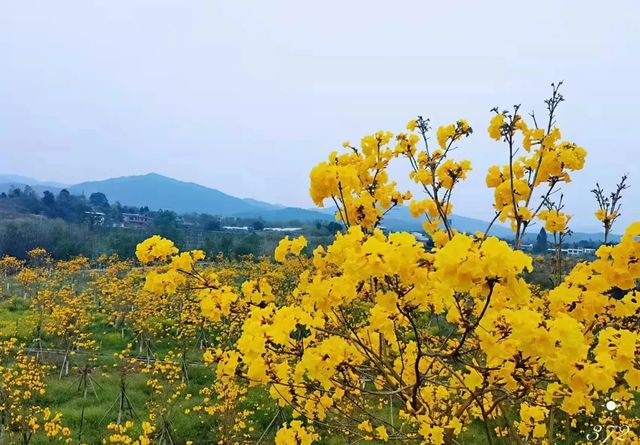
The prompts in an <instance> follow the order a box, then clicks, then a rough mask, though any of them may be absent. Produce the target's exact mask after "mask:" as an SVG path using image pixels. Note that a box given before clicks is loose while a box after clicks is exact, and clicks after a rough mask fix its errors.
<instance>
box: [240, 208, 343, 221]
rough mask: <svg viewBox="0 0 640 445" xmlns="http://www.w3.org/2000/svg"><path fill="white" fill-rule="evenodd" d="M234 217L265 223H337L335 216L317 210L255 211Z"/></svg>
mask: <svg viewBox="0 0 640 445" xmlns="http://www.w3.org/2000/svg"><path fill="white" fill-rule="evenodd" d="M233 216H238V217H246V218H262V219H264V220H265V221H300V222H312V221H327V222H328V221H335V217H334V216H333V214H328V213H323V212H317V211H315V210H307V209H300V208H296V207H283V208H281V209H275V210H269V209H265V210H253V211H250V212H243V213H239V214H236V215H233Z"/></svg>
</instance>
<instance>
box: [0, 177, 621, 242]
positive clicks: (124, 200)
mask: <svg viewBox="0 0 640 445" xmlns="http://www.w3.org/2000/svg"><path fill="white" fill-rule="evenodd" d="M11 178H13V179H22V180H25V181H27V180H28V181H30V182H31V183H30V184H26V185H29V186H31V187H32V188H33V189H34V190H35V191H36V192H40V193H41V192H43V191H44V190H45V189H48V190H51V191H52V192H57V191H59V190H60V189H61V187H53V186H51V187H49V186H47V185H46V184H56V185H58V186H60V185H63V184H58V183H51V182H46V181H39V180H36V179H32V178H28V177H24V176H19V175H0V191H5V190H4V189H5V188H7V187H10V186H16V185H20V184H17V183H14V182H12V183H8V182H7V181H6V180H7V179H11ZM64 188H66V189H67V190H69V192H71V193H73V194H84V195H85V196H89V195H90V194H91V193H95V192H102V193H104V194H105V195H106V196H107V198H108V199H109V201H110V202H111V203H115V202H120V203H121V204H123V205H129V206H135V207H145V206H146V207H148V208H150V209H152V210H161V209H163V210H172V211H174V212H177V213H208V214H212V215H219V216H226V217H244V218H262V219H264V220H265V221H294V220H297V221H300V222H313V221H332V220H335V217H334V213H335V210H333V209H332V208H331V207H329V208H315V209H308V208H307V209H305V208H298V207H288V206H284V205H281V204H272V203H268V202H264V201H260V200H256V199H253V198H238V197H236V196H233V195H230V194H227V193H225V192H222V191H220V190H218V189H214V188H211V187H207V186H204V185H201V184H198V183H195V182H190V181H182V180H179V179H175V178H171V177H168V176H165V175H161V174H159V173H154V172H150V173H147V174H143V175H130V176H119V177H114V178H107V179H104V180H95V181H85V182H81V183H79V184H74V185H68V186H64ZM451 221H452V225H453V227H454V228H456V229H457V230H460V231H464V232H468V233H475V232H477V231H482V232H484V230H486V227H487V225H488V222H487V221H484V220H482V219H478V218H471V217H466V216H462V215H452V216H451ZM383 225H384V226H385V227H387V228H388V229H390V230H394V231H395V230H408V231H415V232H419V231H422V225H421V220H420V219H419V218H413V217H411V215H410V214H409V210H408V208H407V207H404V206H400V207H397V208H394V209H393V210H391V211H390V212H389V214H388V215H387V216H386V217H385V219H384V221H383ZM537 230H538V229H535V233H533V232H531V233H529V234H528V235H527V238H526V240H528V241H531V239H532V238H533V239H535V235H537ZM489 234H490V235H494V236H498V237H501V238H509V237H513V234H512V232H511V230H510V229H509V228H508V227H506V226H504V225H501V224H494V225H493V226H492V228H491V231H490V233H489ZM601 238H602V234H599V233H584V232H576V233H575V234H574V235H573V236H572V237H571V239H570V241H572V242H576V241H580V240H589V239H592V240H594V241H597V240H601ZM614 238H617V236H615V237H614Z"/></svg>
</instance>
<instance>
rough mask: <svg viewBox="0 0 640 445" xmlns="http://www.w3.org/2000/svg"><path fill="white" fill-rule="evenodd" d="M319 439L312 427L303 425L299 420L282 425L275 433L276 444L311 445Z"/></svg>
mask: <svg viewBox="0 0 640 445" xmlns="http://www.w3.org/2000/svg"><path fill="white" fill-rule="evenodd" d="M318 439H320V436H318V435H317V434H316V433H315V432H314V430H313V427H305V426H304V425H303V424H302V422H300V421H299V420H294V421H292V422H291V423H290V424H289V426H286V425H285V426H283V427H282V428H280V429H279V430H278V432H277V434H276V445H311V444H312V443H313V442H315V441H317V440H318Z"/></svg>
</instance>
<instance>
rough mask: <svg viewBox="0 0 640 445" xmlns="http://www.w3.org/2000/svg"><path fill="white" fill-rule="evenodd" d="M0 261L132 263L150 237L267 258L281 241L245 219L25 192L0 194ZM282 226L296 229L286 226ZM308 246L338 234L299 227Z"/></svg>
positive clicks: (321, 227)
mask: <svg viewBox="0 0 640 445" xmlns="http://www.w3.org/2000/svg"><path fill="white" fill-rule="evenodd" d="M127 213H135V214H140V215H145V216H148V217H149V222H148V224H146V225H141V226H137V227H130V226H129V227H123V224H122V223H123V214H127ZM0 216H1V217H0V256H4V255H10V256H14V257H17V258H25V257H26V253H27V252H28V251H29V250H31V249H34V248H36V247H42V248H44V249H46V250H47V251H48V252H49V253H50V254H51V255H52V256H53V257H54V258H55V259H68V258H72V257H74V256H78V255H83V256H86V257H89V258H97V257H98V256H100V255H111V254H117V255H118V256H119V257H121V258H132V257H133V256H134V253H135V248H136V245H137V244H138V243H140V242H141V241H143V240H144V239H146V238H147V237H149V236H151V235H155V234H158V235H161V236H164V237H166V238H170V239H172V240H174V242H175V243H176V244H177V245H178V247H180V248H181V249H202V250H205V251H206V252H207V254H208V255H209V256H215V255H217V254H218V253H222V254H224V255H225V256H227V257H230V258H233V257H239V256H243V255H270V254H271V253H272V252H273V249H274V248H275V245H276V244H277V242H278V241H279V240H280V239H281V238H282V237H283V236H284V235H285V234H284V233H277V232H269V233H267V232H263V229H264V227H265V222H264V221H262V220H259V219H251V218H242V219H240V218H221V217H217V216H213V215H207V214H188V215H177V214H176V213H175V212H172V211H168V210H159V211H151V210H149V208H147V207H131V206H123V205H121V204H120V203H115V204H110V203H109V200H108V199H107V197H106V196H105V195H104V194H103V193H93V194H91V195H90V196H89V197H88V198H87V197H86V196H84V195H72V194H71V193H69V192H68V191H67V190H64V189H63V190H61V191H60V192H59V193H58V194H57V195H54V194H53V193H51V192H49V191H45V192H44V193H43V194H42V196H41V197H38V195H37V193H36V192H35V191H34V190H33V189H32V188H31V187H29V186H25V187H24V188H22V189H19V188H14V189H11V190H10V191H9V192H8V193H0ZM287 224H296V222H288V223H287ZM225 225H234V226H244V227H247V228H248V230H247V231H243V232H231V231H224V230H223V227H224V226H225ZM300 226H301V227H303V232H304V234H305V236H306V237H308V238H309V239H310V244H311V245H317V244H326V243H328V242H330V240H331V239H332V238H333V236H334V235H335V233H336V231H338V230H340V229H341V227H342V226H341V225H339V224H337V223H335V222H329V223H326V222H317V223H313V224H306V225H300Z"/></svg>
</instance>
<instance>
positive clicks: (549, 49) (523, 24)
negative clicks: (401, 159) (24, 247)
mask: <svg viewBox="0 0 640 445" xmlns="http://www.w3.org/2000/svg"><path fill="white" fill-rule="evenodd" d="M639 24H640V3H638V2H637V1H631V0H630V1H611V2H607V3H603V2H602V1H581V2H578V1H572V2H569V1H567V2H561V1H540V0H538V1H535V2H513V1H507V2H498V1H490V2H479V1H450V2H442V1H439V2H434V1H425V0H422V1H415V2H402V1H396V2H389V1H372V0H368V1H345V0H342V1H322V2H304V1H252V2H248V1H237V0H234V1H214V0H208V1H178V0H176V1H160V0H149V1H142V0H109V1H90V0H77V1H65V0H56V1H51V0H43V1H29V0H24V1H9V0H6V1H0V173H11V174H22V175H26V176H32V177H36V178H38V179H41V180H49V181H59V182H63V183H77V182H81V181H86V180H95V179H104V178H108V177H114V176H125V175H136V174H144V173H148V172H157V173H161V174H164V175H168V176H172V177H175V178H177V179H181V180H188V181H193V182H198V183H200V184H203V185H206V186H210V187H215V188H218V189H220V190H222V191H224V192H227V193H230V194H233V195H236V196H240V197H252V198H256V199H261V200H265V201H269V202H278V203H282V204H287V205H295V206H303V207H310V206H312V204H311V201H310V199H309V198H308V172H309V170H310V169H311V168H312V167H313V165H315V164H316V163H317V162H319V161H321V160H324V159H325V158H326V156H327V155H328V153H329V152H330V151H331V150H333V149H338V148H340V144H341V142H342V141H343V140H351V141H352V142H357V141H359V139H360V137H361V136H362V135H364V134H367V133H370V132H373V131H376V130H379V129H385V130H390V131H394V132H395V131H399V130H402V129H403V128H404V125H405V123H406V121H408V120H409V119H410V118H412V117H413V116H415V115H417V114H422V115H424V116H429V117H430V118H431V119H432V122H433V123H434V125H436V126H437V125H440V124H446V123H450V122H452V121H454V120H455V119H457V118H460V117H463V118H466V119H468V120H469V122H470V123H471V125H472V126H473V127H474V129H475V130H476V133H475V134H474V135H473V136H472V137H471V138H470V139H468V140H465V141H464V142H463V143H462V144H461V146H460V149H459V150H458V151H457V153H456V156H457V157H466V158H468V159H471V161H472V163H473V165H474V172H473V173H472V175H471V178H470V179H469V180H468V181H467V183H466V184H465V185H463V186H462V187H460V190H459V193H458V194H457V197H454V201H455V203H456V204H455V207H456V213H458V214H463V215H466V216H473V217H480V218H486V219H488V218H490V216H491V214H492V211H491V207H490V205H491V193H490V192H489V191H487V190H486V188H485V187H484V176H485V172H486V169H487V167H488V166H489V165H490V164H494V163H504V162H505V160H506V158H505V156H506V153H505V151H504V150H505V147H504V146H502V145H500V144H499V143H496V142H494V141H491V140H489V138H488V136H487V133H486V127H487V123H488V120H489V118H490V116H491V115H490V112H489V110H490V108H491V107H493V106H495V105H499V106H501V107H507V106H510V105H512V104H515V103H522V104H523V107H524V109H525V110H531V109H537V110H539V112H540V113H542V112H543V111H544V104H543V103H542V101H543V99H544V98H545V97H547V95H548V93H549V84H550V83H551V82H553V81H557V80H564V81H565V88H564V95H565V97H566V99H567V101H566V102H565V103H564V104H562V106H561V108H560V111H559V112H560V116H559V121H558V124H559V126H560V128H561V129H562V132H563V136H564V137H566V138H567V139H569V140H573V141H575V142H577V143H579V144H581V145H583V146H584V147H585V148H586V149H587V150H588V153H589V155H588V160H587V166H586V168H585V170H583V171H582V172H579V173H577V174H576V175H575V181H574V182H573V183H571V184H568V185H567V186H565V190H566V195H567V198H566V199H568V201H569V205H568V207H567V209H568V210H569V211H570V212H573V213H574V214H575V215H576V216H575V220H574V224H573V226H574V228H576V229H578V230H583V229H586V228H593V227H594V226H595V223H594V220H593V210H594V208H593V207H594V203H593V201H592V197H591V196H590V193H589V190H590V189H591V188H592V187H593V185H594V182H595V181H596V180H598V181H600V182H601V183H603V184H604V185H605V186H606V187H607V188H611V187H613V185H614V183H615V182H616V180H617V179H618V177H619V176H620V175H621V174H622V173H629V174H630V183H631V189H630V190H629V191H628V192H627V193H626V196H625V204H626V205H625V206H624V212H623V213H624V220H623V224H627V223H629V222H631V221H633V220H640V205H638V202H640V168H639V167H638V160H637V159H638V153H639V151H640V150H639V148H638V147H639V142H640V136H639V135H638V134H639V131H640V127H639V126H638V103H639V100H640V87H639V82H638V79H640V61H639V55H640V37H639V36H640V32H639V31H638V26H639ZM402 184H403V185H404V184H407V182H405V181H404V180H403V182H402ZM623 224H621V225H620V227H619V228H618V230H617V231H620V230H621V226H622V225H623Z"/></svg>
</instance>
